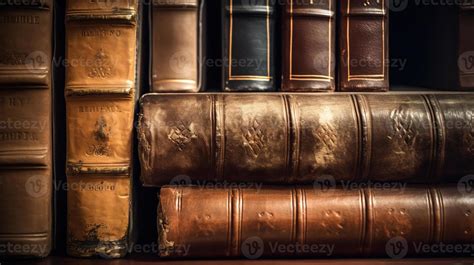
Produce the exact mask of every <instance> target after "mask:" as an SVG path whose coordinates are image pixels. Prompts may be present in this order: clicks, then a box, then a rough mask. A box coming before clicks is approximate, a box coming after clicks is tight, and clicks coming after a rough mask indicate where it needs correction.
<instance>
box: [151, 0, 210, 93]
mask: <svg viewBox="0 0 474 265" xmlns="http://www.w3.org/2000/svg"><path fill="white" fill-rule="evenodd" d="M202 5H203V1H199V0H175V1H166V0H155V1H154V4H153V7H152V8H151V20H152V21H151V36H152V51H151V54H152V71H151V72H152V76H151V80H152V81H151V90H152V91H153V92H198V91H199V90H200V87H201V80H202V78H201V76H202V74H203V73H202V69H201V65H202V59H201V58H202V55H203V40H202V34H203V33H202V27H203V25H202Z"/></svg>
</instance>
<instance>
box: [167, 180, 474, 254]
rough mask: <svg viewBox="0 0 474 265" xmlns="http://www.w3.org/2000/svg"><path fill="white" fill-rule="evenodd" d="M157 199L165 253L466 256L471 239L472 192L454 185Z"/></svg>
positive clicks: (187, 193)
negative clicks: (158, 200)
mask: <svg viewBox="0 0 474 265" xmlns="http://www.w3.org/2000/svg"><path fill="white" fill-rule="evenodd" d="M160 199H161V200H160V202H161V203H160V206H159V207H158V229H159V244H160V247H159V249H160V255H161V256H165V257H181V258H182V257H187V258H193V257H201V258H202V257H207V258H210V257H213V258H216V257H245V258H249V259H257V258H260V257H298V256H306V257H326V258H327V257H339V256H350V257H356V256H358V257H361V256H362V257H372V258H373V257H391V258H404V257H405V256H432V255H435V254H440V255H441V254H443V253H444V254H445V255H464V256H468V255H470V254H472V253H471V252H470V251H472V248H471V246H472V244H473V243H474V239H473V237H472V233H473V232H472V231H473V227H474V215H473V212H472V211H473V207H474V196H472V193H469V192H468V190H466V189H464V190H463V189H458V188H457V187H456V186H442V187H410V186H406V187H397V188H390V189H383V188H373V187H371V188H364V189H361V188H357V189H343V188H334V189H331V190H320V189H317V188H316V189H315V188H313V187H279V188H274V187H261V188H204V187H179V186H168V187H165V188H163V189H162V190H161V194H160ZM446 246H448V247H447V248H446ZM454 247H456V250H454ZM426 248H428V251H426ZM431 249H434V251H430V250H431ZM442 249H451V250H448V251H450V252H448V251H446V250H445V251H444V252H443V250H442ZM436 250H438V251H437V252H436ZM466 250H467V251H466Z"/></svg>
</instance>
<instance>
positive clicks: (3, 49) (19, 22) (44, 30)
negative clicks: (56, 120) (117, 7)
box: [0, 0, 53, 258]
mask: <svg viewBox="0 0 474 265" xmlns="http://www.w3.org/2000/svg"><path fill="white" fill-rule="evenodd" d="M25 36H27V38H28V39H29V41H27V40H26V39H25ZM52 53H53V1H50V0H47V1H32V0H31V1H30V0H27V1H2V3H1V7H0V113H1V114H0V117H1V118H0V246H1V247H0V257H2V258H6V257H9V256H12V257H45V256H47V255H48V254H49V252H50V250H51V248H52V226H53V215H52V207H51V206H52V194H53V190H52V187H53V184H52V182H53V169H52V132H53V129H52V128H53V127H52V72H53V71H52V67H51V66H52V63H51V62H52V56H53V55H52Z"/></svg>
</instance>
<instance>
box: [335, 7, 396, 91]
mask: <svg viewBox="0 0 474 265" xmlns="http://www.w3.org/2000/svg"><path fill="white" fill-rule="evenodd" d="M388 2H389V0H367V1H358V0H344V1H341V2H340V3H341V4H340V18H339V19H340V27H339V36H340V38H339V49H340V51H339V57H340V60H339V90H340V91H358V92H360V91H387V90H388V87H389V56H388V55H389V47H388V34H389V27H388V23H389V21H388V16H389V12H388V11H389V10H388V5H389V3H388Z"/></svg>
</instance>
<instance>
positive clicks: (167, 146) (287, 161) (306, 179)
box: [138, 93, 474, 186]
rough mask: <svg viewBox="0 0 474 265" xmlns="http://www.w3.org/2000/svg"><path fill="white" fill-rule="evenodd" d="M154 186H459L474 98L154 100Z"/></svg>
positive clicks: (143, 141) (472, 137) (143, 144)
mask: <svg viewBox="0 0 474 265" xmlns="http://www.w3.org/2000/svg"><path fill="white" fill-rule="evenodd" d="M140 105H141V113H140V117H139V124H138V137H139V156H140V163H141V178H142V181H143V183H144V184H145V185H147V186H160V185H166V184H169V183H170V182H171V181H172V180H173V179H174V178H175V177H178V176H187V178H189V179H190V180H191V181H192V182H193V183H196V182H201V183H202V182H203V181H228V182H248V181H258V182H262V183H275V184H276V183H312V182H314V181H315V180H317V179H319V178H321V177H325V176H326V177H327V176H331V177H332V178H334V180H341V181H367V180H372V181H410V182H422V183H426V182H439V181H456V180H458V179H459V178H461V177H464V176H465V175H468V174H472V172H474V164H473V163H472V161H473V159H474V145H473V144H474V133H473V129H472V128H473V125H474V124H473V122H474V112H473V111H472V109H473V107H474V95H472V94H468V93H464V94H414V93H411V94H402V93H390V94H385V93H377V94H373V95H371V94H370V93H366V94H349V93H347V94H311V93H294V94H288V93H283V94H272V93H246V94H235V93H225V94H219V93H202V94H194V95H182V94H181V95H180V94H167V95H157V94H148V95H145V96H144V97H142V99H141V103H140Z"/></svg>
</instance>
